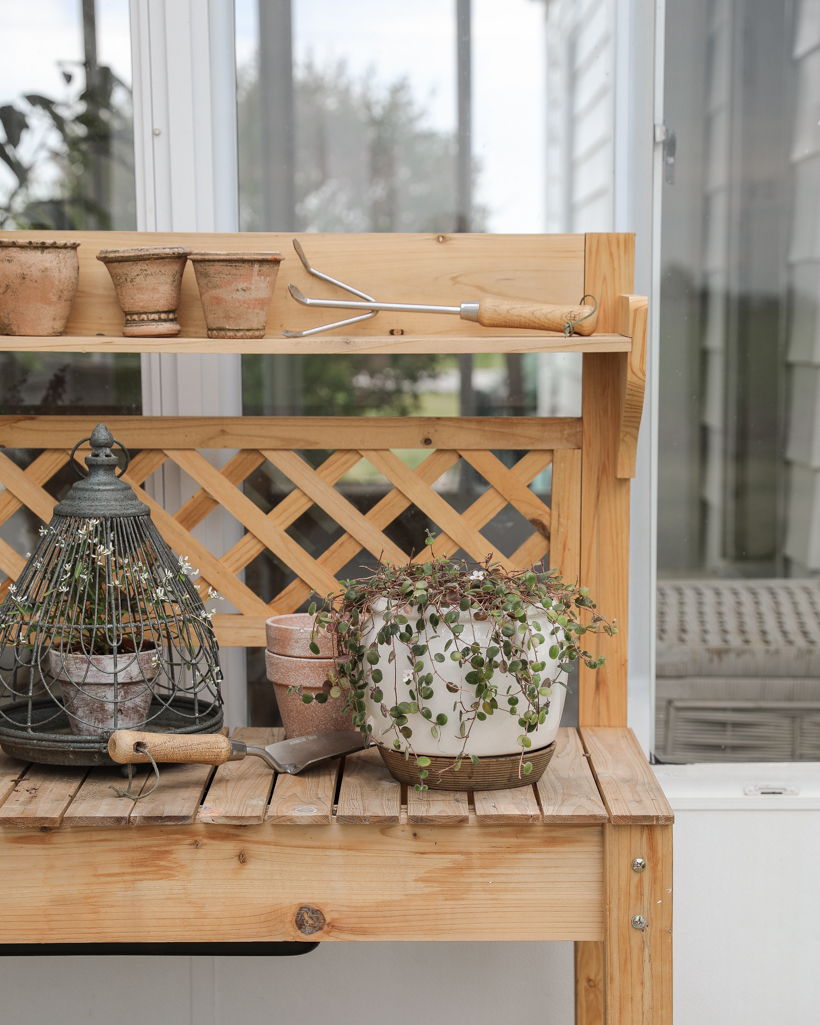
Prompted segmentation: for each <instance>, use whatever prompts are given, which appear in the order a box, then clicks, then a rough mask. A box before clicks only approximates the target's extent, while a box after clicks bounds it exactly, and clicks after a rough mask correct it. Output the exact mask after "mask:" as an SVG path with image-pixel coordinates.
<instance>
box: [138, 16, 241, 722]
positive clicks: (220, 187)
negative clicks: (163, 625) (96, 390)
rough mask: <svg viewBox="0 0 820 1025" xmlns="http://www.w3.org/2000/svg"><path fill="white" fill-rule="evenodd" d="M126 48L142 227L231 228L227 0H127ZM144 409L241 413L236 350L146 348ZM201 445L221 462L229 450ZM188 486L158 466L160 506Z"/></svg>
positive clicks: (230, 655)
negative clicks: (129, 61) (202, 351)
mask: <svg viewBox="0 0 820 1025" xmlns="http://www.w3.org/2000/svg"><path fill="white" fill-rule="evenodd" d="M131 47H132V66H133V75H134V86H133V96H134V149H135V163H136V167H137V174H136V181H137V225H138V227H139V229H140V230H141V231H186V232H194V231H203V232H205V231H207V232H213V231H237V230H238V228H239V215H238V211H239V196H238V173H237V139H236V66H235V56H234V7H233V0H131ZM142 409H143V413H144V414H145V415H147V416H205V415H209V416H214V415H218V416H240V415H241V414H242V371H241V357H240V356H236V355H226V354H221V355H213V356H210V355H209V356H205V355H203V356H196V355H188V354H185V355H183V354H176V353H167V354H162V355H159V354H153V353H152V354H149V355H143V357H142ZM206 455H208V456H209V457H210V458H211V461H212V462H213V463H214V464H215V465H218V466H219V465H224V462H225V461H226V460H227V459H228V458H229V457H230V455H231V453H228V452H223V451H220V452H212V453H206ZM192 493H193V492H192V484H191V482H190V481H188V480H187V478H183V477H182V475H181V474H180V473H179V471H178V470H177V469H176V468H175V467H170V466H167V465H166V467H164V468H163V473H162V480H161V482H159V483H158V484H157V493H156V496H155V497H157V499H158V500H160V501H162V502H163V504H164V505H165V506H166V508H168V509H169V510H171V511H173V510H174V509H176V508H178V507H179V506H180V505H181V504H182V502H184V501H186V500H187V499H188V498H189V497H190V494H192ZM196 533H197V536H198V537H199V538H200V539H201V540H202V542H203V543H204V544H205V545H206V546H207V547H208V548H209V549H210V550H211V551H213V552H215V553H216V554H217V555H221V554H223V553H224V552H225V551H227V549H228V548H229V547H231V545H233V544H234V543H235V542H236V541H237V540H239V538H240V537H241V534H242V528H241V526H240V525H239V524H238V523H237V522H236V521H235V520H234V519H233V518H232V517H229V516H227V515H225V514H222V515H221V516H218V515H216V514H212V515H211V516H209V517H208V518H207V520H206V521H205V522H204V523H202V524H201V525H200V527H199V528H197V532H196ZM226 611H227V610H226ZM221 654H222V666H223V674H224V676H225V679H226V681H227V683H226V686H225V695H224V696H225V704H226V708H225V718H226V722H227V723H228V724H230V725H232V726H239V725H243V724H244V723H245V722H246V719H247V697H246V674H245V660H244V651H243V650H242V649H240V648H228V649H223V650H222V653H221Z"/></svg>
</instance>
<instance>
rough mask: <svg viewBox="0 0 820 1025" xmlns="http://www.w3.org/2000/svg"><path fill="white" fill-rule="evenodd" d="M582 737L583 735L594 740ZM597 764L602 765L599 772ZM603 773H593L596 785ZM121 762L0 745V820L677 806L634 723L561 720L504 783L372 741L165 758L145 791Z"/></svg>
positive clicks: (423, 820)
mask: <svg viewBox="0 0 820 1025" xmlns="http://www.w3.org/2000/svg"><path fill="white" fill-rule="evenodd" d="M233 736H235V737H237V738H238V739H240V740H244V741H246V742H248V743H254V744H263V745H264V744H269V743H272V742H274V741H276V740H281V739H283V731H282V730H277V729H254V728H240V729H236V730H234V732H233ZM584 745H586V750H585V747H584ZM593 773H594V775H593ZM596 779H597V784H596ZM154 781H155V777H154V775H153V773H152V772H149V771H147V770H146V768H145V767H143V766H138V767H135V774H134V780H133V783H132V793H134V794H139V793H142V791H143V790H144V791H146V792H147V791H148V790H150V789H151V787H152V786H153V784H154ZM126 785H127V781H126V780H125V779H124V778H123V776H122V774H121V772H120V770H119V769H117V768H99V769H91V770H88V769H83V768H63V767H59V766H47V765H27V764H26V763H25V762H20V761H17V760H15V759H13V758H9V757H8V756H7V755H5V754H0V827H7V828H13V829H76V828H114V827H124V826H146V825H173V826H181V825H188V824H190V825H193V824H194V823H201V824H205V825H222V826H249V825H261V824H265V823H267V824H270V825H273V826H300V825H314V826H315V825H326V826H334V827H344V826H347V825H362V824H370V825H374V826H385V825H398V824H403V823H408V824H428V825H453V826H457V825H459V824H463V823H467V822H469V823H475V824H478V825H487V826H494V825H501V824H514V825H526V826H538V825H544V824H547V825H549V824H554V825H602V824H604V823H606V822H612V823H614V824H663V823H668V822H671V821H672V812H671V809H670V808H669V805H668V804H667V802H666V799H665V798H664V796H663V793H662V791H661V790H660V788H659V787H658V785H657V783H656V781H655V778H654V775H653V774H652V771H651V769H650V768H649V766H648V765H647V763H646V760H645V758H644V756H643V753H642V752H641V750H640V748H639V747H638V745H637V743H636V742H635V740H634V737H633V736H632V734H631V733H630V732H629V731H626V730H618V729H607V728H594V729H585V730H583V742H582V737H581V735H579V732H578V731H576V730H574V729H561V730H560V731H559V734H558V739H557V744H556V752H555V755H554V756H553V759H552V761H551V762H550V765H549V767H548V769H547V771H546V772H545V773H544V775H543V776H542V778H541V779H540V780H539V781H538V782H537V783H536V784H535V785H532V786H525V787H520V788H518V789H513V790H496V791H484V792H480V791H477V792H475V793H472V792H469V791H466V790H465V791H453V792H451V791H432V790H428V791H424V792H422V793H417V792H416V791H414V790H413V789H412V788H410V787H402V785H401V784H400V783H398V782H397V781H396V780H394V779H393V778H392V777H391V776H390V774H389V773H388V772H387V770H386V768H385V767H384V765H383V763H382V760H381V758H380V756H379V754H378V752H377V751H375V750H370V751H363V752H360V753H358V754H355V755H349V756H348V757H347V758H345V759H340V760H336V761H333V762H329V763H327V764H325V765H321V766H317V767H315V768H314V769H310V770H308V771H307V772H304V773H302V774H301V775H300V776H288V775H277V774H275V773H274V772H273V770H272V769H270V768H269V767H268V766H267V765H266V764H265V763H264V762H263V761H262V760H261V759H258V758H246V759H244V760H243V761H239V762H228V763H227V764H225V765H221V766H219V767H218V768H217V769H214V768H213V767H212V766H206V765H163V766H161V767H160V782H159V785H158V786H157V787H156V789H155V790H154V791H153V793H151V794H150V795H149V796H146V797H145V798H143V799H141V800H132V799H130V798H123V797H120V796H118V795H117V793H116V792H115V788H116V790H120V791H122V790H124V789H125V787H126Z"/></svg>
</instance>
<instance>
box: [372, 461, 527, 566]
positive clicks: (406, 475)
mask: <svg viewBox="0 0 820 1025" xmlns="http://www.w3.org/2000/svg"><path fill="white" fill-rule="evenodd" d="M360 451H361V453H362V455H363V456H364V457H365V459H366V460H367V461H368V462H369V463H372V465H373V466H375V467H376V469H377V470H378V471H379V472H380V473H383V474H384V475H385V477H387V478H388V480H390V481H392V482H393V483H394V484H395V485H396V487H397V488H398V489H399V490H400V491H402V492H403V493H404V494H405V495H406V496H407V498H409V499H410V501H411V502H412V503H413V505H415V506H417V507H418V508H419V509H421V511H422V512H424V513H426V514H427V515H428V516H429V517H430V519H431V520H432V521H433V523H435V524H436V525H437V526H438V527H440V528H441V529H442V530H443V531H445V532H446V533H447V534H448V535H449V536H450V537H451V538H452V539H453V541H457V542H458V545H459V547H460V548H463V549H464V551H465V552H467V554H468V555H469V556H470V557H471V558H472V559H475V561H476V562H483V561H484V560H485V559H486V557H487V555H488V554H489V553H491V552H492V553H493V559H494V561H496V562H498V563H499V564H500V565H502V566H504V567H505V568H506V569H510V568H511V566H510V564H509V560H508V559H507V558H506V557H505V556H504V555H503V554H502V553H501V552H498V551H495V548H496V546H495V545H493V544H491V543H490V542H489V541H488V540H487V539H486V538H485V537H483V536H482V535H481V534H480V533H479V532H478V531H477V530H476V529H475V528H474V527H472V526H471V525H470V524H469V523H468V522H466V521H465V520H464V519H463V518H462V517H461V516H459V514H458V513H457V512H456V511H455V509H454V508H453V507H452V506H451V505H450V504H449V502H447V501H445V499H443V498H442V497H441V495H439V494H437V493H436V492H435V491H433V490H432V488H430V487H428V486H426V485H425V484H423V483H422V482H421V481H420V480H419V478H418V477H417V476H416V474H414V473H413V471H412V470H410V469H409V467H407V466H406V465H405V464H404V463H403V462H402V461H401V459H399V457H398V456H397V455H395V454H394V453H393V452H390V451H384V450H379V451H376V450H374V449H361V450H360Z"/></svg>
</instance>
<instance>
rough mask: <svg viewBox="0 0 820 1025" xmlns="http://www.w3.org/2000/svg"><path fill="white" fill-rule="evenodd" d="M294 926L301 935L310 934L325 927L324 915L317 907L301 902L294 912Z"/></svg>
mask: <svg viewBox="0 0 820 1025" xmlns="http://www.w3.org/2000/svg"><path fill="white" fill-rule="evenodd" d="M295 921H296V928H297V929H298V930H299V932H300V933H302V935H303V936H312V935H313V933H315V932H320V931H321V930H322V929H324V927H325V916H324V915H323V914H322V912H321V911H320V910H319V909H318V908H314V907H311V906H310V904H303V905H302V906H301V907H300V908H299V910H298V911H297V912H296V919H295Z"/></svg>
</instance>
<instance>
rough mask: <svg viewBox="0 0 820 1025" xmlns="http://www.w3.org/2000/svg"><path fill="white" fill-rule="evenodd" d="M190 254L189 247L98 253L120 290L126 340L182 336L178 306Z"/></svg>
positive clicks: (147, 248)
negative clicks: (178, 320)
mask: <svg viewBox="0 0 820 1025" xmlns="http://www.w3.org/2000/svg"><path fill="white" fill-rule="evenodd" d="M190 252H191V250H190V249H189V248H188V247H187V246H143V247H139V248H135V249H101V250H100V251H99V253H97V259H98V260H99V261H100V262H101V263H104V264H105V266H106V267H107V268H108V273H109V274H110V275H111V280H112V281H113V282H114V288H115V289H116V290H117V300H118V301H119V304H120V309H121V310H122V312H123V313H124V314H125V326H124V327H123V329H122V333H123V334H124V335H125V336H126V337H129V338H139V337H143V338H172V337H174V335H178V334H179V324H178V323H177V306H179V295H180V290H181V288H182V274H183V272H184V270H185V263H186V261H187V259H188V254H189V253H190Z"/></svg>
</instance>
